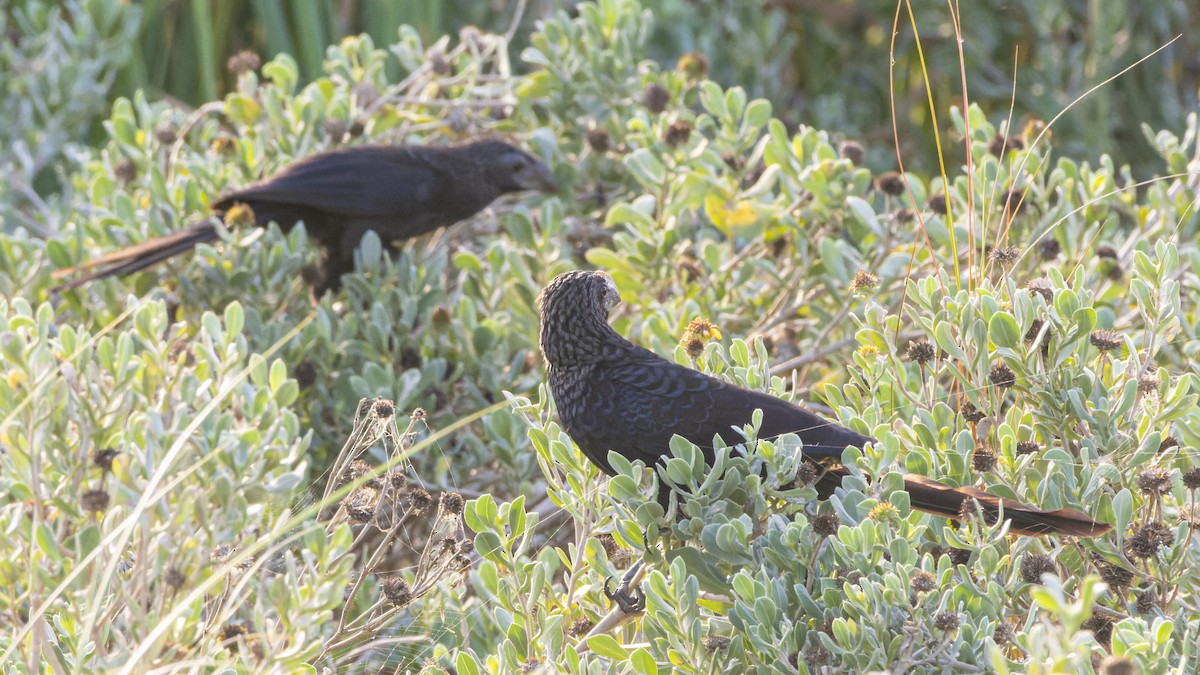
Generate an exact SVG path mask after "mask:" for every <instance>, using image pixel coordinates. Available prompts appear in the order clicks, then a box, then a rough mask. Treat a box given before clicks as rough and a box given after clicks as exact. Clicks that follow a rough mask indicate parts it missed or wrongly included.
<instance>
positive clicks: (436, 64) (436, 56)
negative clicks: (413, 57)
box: [428, 49, 454, 77]
mask: <svg viewBox="0 0 1200 675" xmlns="http://www.w3.org/2000/svg"><path fill="white" fill-rule="evenodd" d="M428 58H429V68H430V70H432V71H433V74H434V75H437V76H439V77H447V76H449V75H453V74H454V64H453V63H451V62H450V60H449V59H447V58H446V52H444V51H442V50H441V49H436V50H432V49H431V50H430V51H429V54H428Z"/></svg>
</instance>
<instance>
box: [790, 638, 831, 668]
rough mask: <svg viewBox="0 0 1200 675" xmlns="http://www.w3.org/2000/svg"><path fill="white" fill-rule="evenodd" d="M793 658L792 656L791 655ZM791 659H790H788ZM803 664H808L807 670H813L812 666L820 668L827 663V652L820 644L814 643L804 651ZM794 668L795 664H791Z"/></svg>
mask: <svg viewBox="0 0 1200 675" xmlns="http://www.w3.org/2000/svg"><path fill="white" fill-rule="evenodd" d="M792 656H793V657H794V656H795V655H794V654H793V655H792ZM789 658H791V657H789ZM804 662H805V663H806V664H808V666H809V670H815V668H813V666H821V665H824V664H826V663H829V650H828V649H825V647H824V646H823V645H822V644H821V643H820V642H814V643H813V644H811V645H809V646H808V647H806V648H805V649H804ZM792 665H793V667H795V665H796V664H794V663H793V664H792Z"/></svg>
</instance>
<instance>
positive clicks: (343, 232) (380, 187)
mask: <svg viewBox="0 0 1200 675" xmlns="http://www.w3.org/2000/svg"><path fill="white" fill-rule="evenodd" d="M520 190H542V191H545V192H554V191H556V190H557V185H556V184H555V182H554V174H553V173H552V172H551V171H550V169H549V167H547V166H546V165H545V164H543V163H542V162H540V161H538V160H537V159H536V158H534V157H533V156H532V155H530V154H529V153H527V152H524V151H522V150H520V149H518V148H515V147H513V146H512V145H509V144H508V143H505V142H504V141H500V140H496V139H484V140H477V141H473V142H470V143H464V144H461V145H454V146H446V147H435V146H411V145H410V146H384V145H362V146H354V147H347V148H339V149H337V150H330V151H326V152H321V153H317V154H315V155H311V156H309V157H305V158H304V159H301V160H298V161H296V162H294V163H292V164H290V165H288V166H287V167H286V168H284V169H283V170H282V171H280V172H278V173H276V174H275V175H273V176H271V177H270V178H268V179H266V180H263V181H261V182H259V183H255V184H253V185H250V186H248V187H245V188H242V189H240V190H235V191H233V192H230V193H228V194H226V195H224V196H222V197H220V198H219V199H217V200H216V201H215V202H213V203H212V209H213V211H214V212H216V214H217V216H218V217H222V218H223V217H224V216H225V215H226V214H227V213H229V211H230V210H231V209H232V208H233V207H234V206H235V205H237V204H245V205H247V206H249V207H250V209H251V210H252V211H253V212H254V223H255V224H256V225H257V226H259V227H266V226H267V224H269V223H271V222H275V223H278V224H279V226H280V227H281V228H282V229H284V230H285V231H287V230H290V229H291V228H292V227H293V226H295V224H296V223H297V222H300V221H303V222H304V227H305V229H306V231H307V232H308V236H309V237H311V238H312V239H314V240H316V241H317V243H318V244H319V245H320V246H321V249H322V254H321V269H320V272H321V274H320V279H319V280H318V282H317V287H316V295H317V296H320V295H321V293H323V292H324V291H325V290H336V289H337V288H338V286H339V285H340V278H341V276H342V275H343V274H345V273H347V272H350V271H352V270H353V269H354V251H355V249H357V248H358V244H359V242H360V241H361V240H362V237H363V235H364V234H366V233H367V231H368V230H372V231H374V232H375V233H376V234H378V235H379V238H380V239H382V240H383V241H384V243H388V242H392V241H399V240H402V239H408V238H411V237H415V236H418V235H421V234H424V233H426V232H431V231H433V230H436V229H437V228H439V227H445V226H448V225H453V224H454V223H457V222H459V221H461V220H465V219H467V218H470V217H471V216H473V215H475V214H476V213H478V212H479V211H481V210H483V209H484V208H485V207H487V206H488V205H489V204H491V203H492V201H494V200H495V199H496V198H497V197H499V196H501V195H504V194H507V193H510V192H518V191H520ZM217 236H218V234H217V228H216V226H215V225H214V224H213V222H212V221H211V219H207V218H206V219H205V220H203V221H200V222H196V223H193V224H192V225H189V226H188V227H186V228H184V229H183V230H180V231H179V232H176V233H173V234H168V235H165V236H162V237H157V238H155V239H151V240H148V241H145V242H143V243H141V244H136V245H133V246H129V247H127V248H124V249H121V250H120V251H116V252H115V253H111V254H108V255H106V256H104V257H101V258H97V259H95V260H90V261H87V262H85V263H83V264H81V265H77V266H75V267H72V268H69V269H65V270H60V271H59V272H58V273H57V274H56V275H55V276H57V277H59V278H64V277H67V276H70V275H73V274H76V273H81V272H82V274H81V275H80V276H79V277H77V278H75V279H72V280H70V281H67V282H64V283H63V284H62V285H61V286H59V287H58V288H57V289H56V290H58V291H64V290H67V289H70V288H74V287H76V286H78V285H80V284H83V283H86V282H88V281H92V280H94V279H103V278H105V277H110V276H114V275H123V274H129V273H132V272H136V271H138V270H141V269H144V268H146V267H148V266H150V265H153V264H155V263H157V262H160V261H162V260H166V259H167V258H170V257H172V256H174V255H176V254H178V253H182V252H184V251H188V250H191V249H192V248H194V247H195V246H196V245H197V244H200V243H203V242H208V241H213V240H215V239H216V238H217Z"/></svg>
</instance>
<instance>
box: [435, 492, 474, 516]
mask: <svg viewBox="0 0 1200 675" xmlns="http://www.w3.org/2000/svg"><path fill="white" fill-rule="evenodd" d="M466 503H467V500H465V499H463V496H462V495H461V494H459V493H457V492H443V493H442V497H441V502H440V503H439V504H438V508H439V509H441V510H442V511H445V512H446V513H451V514H454V515H456V516H457V515H458V514H460V513H462V512H463V506H464V505H465V504H466Z"/></svg>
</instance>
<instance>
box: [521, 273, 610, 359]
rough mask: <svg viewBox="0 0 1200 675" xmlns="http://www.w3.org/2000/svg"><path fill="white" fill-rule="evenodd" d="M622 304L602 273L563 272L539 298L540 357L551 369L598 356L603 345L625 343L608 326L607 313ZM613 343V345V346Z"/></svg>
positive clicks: (543, 290)
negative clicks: (599, 348) (540, 319)
mask: <svg viewBox="0 0 1200 675" xmlns="http://www.w3.org/2000/svg"><path fill="white" fill-rule="evenodd" d="M620 301H621V296H620V294H619V293H618V292H617V284H616V282H614V281H613V278H612V277H610V276H609V275H608V274H607V273H605V272H585V271H575V272H565V273H563V274H560V275H558V276H557V277H555V278H554V280H553V281H551V282H550V283H549V284H547V285H546V287H545V288H544V289H542V292H541V293H540V294H539V295H538V309H539V310H540V311H541V315H542V321H541V328H542V331H541V346H542V353H543V354H544V355H545V356H546V360H547V361H548V362H549V363H550V365H552V366H557V365H565V364H567V363H570V362H572V361H575V362H578V361H581V360H586V359H588V358H589V357H592V356H598V355H600V353H599V352H598V351H597V349H598V347H599V346H600V345H602V344H605V343H608V344H615V343H621V342H624V341H623V340H622V339H621V338H620V337H619V336H617V334H616V332H614V331H613V329H612V328H611V327H610V326H609V325H608V312H609V310H611V309H612V308H613V307H615V306H616V305H617V303H618V302H620ZM614 340H615V343H614V342H613V341H614Z"/></svg>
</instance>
